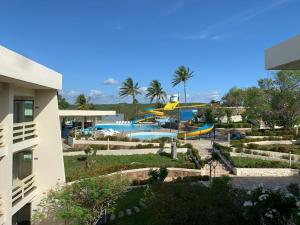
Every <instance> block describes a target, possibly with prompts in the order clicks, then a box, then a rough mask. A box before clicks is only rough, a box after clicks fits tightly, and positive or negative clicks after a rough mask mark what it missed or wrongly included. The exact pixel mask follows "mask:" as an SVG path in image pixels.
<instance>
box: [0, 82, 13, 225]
mask: <svg viewBox="0 0 300 225" xmlns="http://www.w3.org/2000/svg"><path fill="white" fill-rule="evenodd" d="M0 106H1V110H0V123H1V124H2V125H3V126H4V141H5V148H4V149H5V151H6V155H5V156H4V157H3V158H2V159H0V178H1V181H0V195H1V197H2V199H1V201H2V210H3V213H4V216H5V225H11V218H12V213H11V209H12V188H13V187H12V179H13V178H12V168H13V165H12V163H13V153H12V151H10V150H11V149H12V145H13V140H12V138H13V135H12V134H13V110H14V91H13V87H12V86H11V85H9V84H4V85H3V88H2V89H1V90H0Z"/></svg>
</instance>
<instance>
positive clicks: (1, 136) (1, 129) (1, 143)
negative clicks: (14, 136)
mask: <svg viewBox="0 0 300 225" xmlns="http://www.w3.org/2000/svg"><path fill="white" fill-rule="evenodd" d="M3 146H4V126H3V125H2V124H0V148H1V147H3Z"/></svg>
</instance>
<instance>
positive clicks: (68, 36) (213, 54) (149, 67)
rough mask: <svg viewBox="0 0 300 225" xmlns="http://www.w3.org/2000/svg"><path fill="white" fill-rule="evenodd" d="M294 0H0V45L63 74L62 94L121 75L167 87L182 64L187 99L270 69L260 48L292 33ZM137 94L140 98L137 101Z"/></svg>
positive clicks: (88, 90)
mask: <svg viewBox="0 0 300 225" xmlns="http://www.w3.org/2000/svg"><path fill="white" fill-rule="evenodd" d="M299 9H300V1H299V0H251V1H250V0H248V1H246V0H226V1H225V0H206V1H204V0H72V1H71V0H51V1H50V0H48V1H46V0H36V1H31V0H26V1H24V0H0V27H1V29H0V45H3V46H5V47H7V48H9V49H12V50H14V51H16V52H18V53H20V54H23V55H25V56H27V57H29V58H32V59H34V60H36V61H38V62H39V63H41V64H44V65H46V66H48V67H50V68H52V69H54V70H56V71H58V72H60V73H62V74H63V91H62V94H63V95H64V96H65V97H67V98H68V99H69V100H70V101H72V100H73V99H74V96H76V95H78V94H79V93H81V92H83V93H85V94H87V95H89V96H90V97H91V100H92V101H93V102H96V103H110V102H123V101H126V99H125V100H124V99H119V98H118V97H117V94H118V88H119V86H120V85H121V83H122V81H123V80H125V79H126V78H127V77H129V76H131V77H133V79H134V80H135V81H137V82H139V84H140V86H141V87H142V88H143V89H144V88H145V87H147V85H148V84H149V83H150V81H151V80H153V79H159V80H160V81H161V82H162V84H163V87H164V88H165V89H166V90H167V92H168V93H178V92H179V93H182V86H178V87H175V88H172V86H171V84H170V80H171V77H172V75H173V73H174V71H175V69H176V68H177V67H178V66H179V65H181V64H183V65H186V66H188V67H190V68H191V70H193V71H194V72H195V76H194V77H193V78H192V79H191V80H190V81H189V83H188V95H189V100H191V101H209V100H211V99H212V98H216V99H218V98H219V97H220V96H222V95H223V94H224V93H225V92H226V91H228V89H229V88H231V87H232V86H238V87H247V86H252V85H255V84H256V81H257V80H258V79H260V78H263V77H267V76H271V72H269V71H266V70H265V69H264V49H266V48H268V47H271V46H273V45H275V44H277V43H279V42H281V41H283V40H285V39H288V38H290V37H293V36H295V35H298V34H299V33H300V26H299V21H300V13H299ZM143 100H144V99H142V98H141V99H140V101H143Z"/></svg>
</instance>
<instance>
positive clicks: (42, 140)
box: [34, 90, 65, 193]
mask: <svg viewBox="0 0 300 225" xmlns="http://www.w3.org/2000/svg"><path fill="white" fill-rule="evenodd" d="M57 105H58V103H57V96H56V91H55V90H36V97H35V114H36V116H35V121H36V124H37V133H38V138H39V144H38V145H37V147H36V149H35V151H34V158H35V163H34V171H35V174H36V181H37V183H38V184H39V186H38V187H39V188H38V190H39V193H43V192H45V191H48V190H49V189H50V188H52V187H55V186H56V185H57V183H64V182H65V173H64V162H63V154H62V144H61V139H60V124H59V116H58V106H57ZM49 166H50V167H51V169H50V170H49Z"/></svg>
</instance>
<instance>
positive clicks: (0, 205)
mask: <svg viewBox="0 0 300 225" xmlns="http://www.w3.org/2000/svg"><path fill="white" fill-rule="evenodd" d="M2 207H3V205H2V196H1V195H0V217H1V216H2V215H3V208H2Z"/></svg>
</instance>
